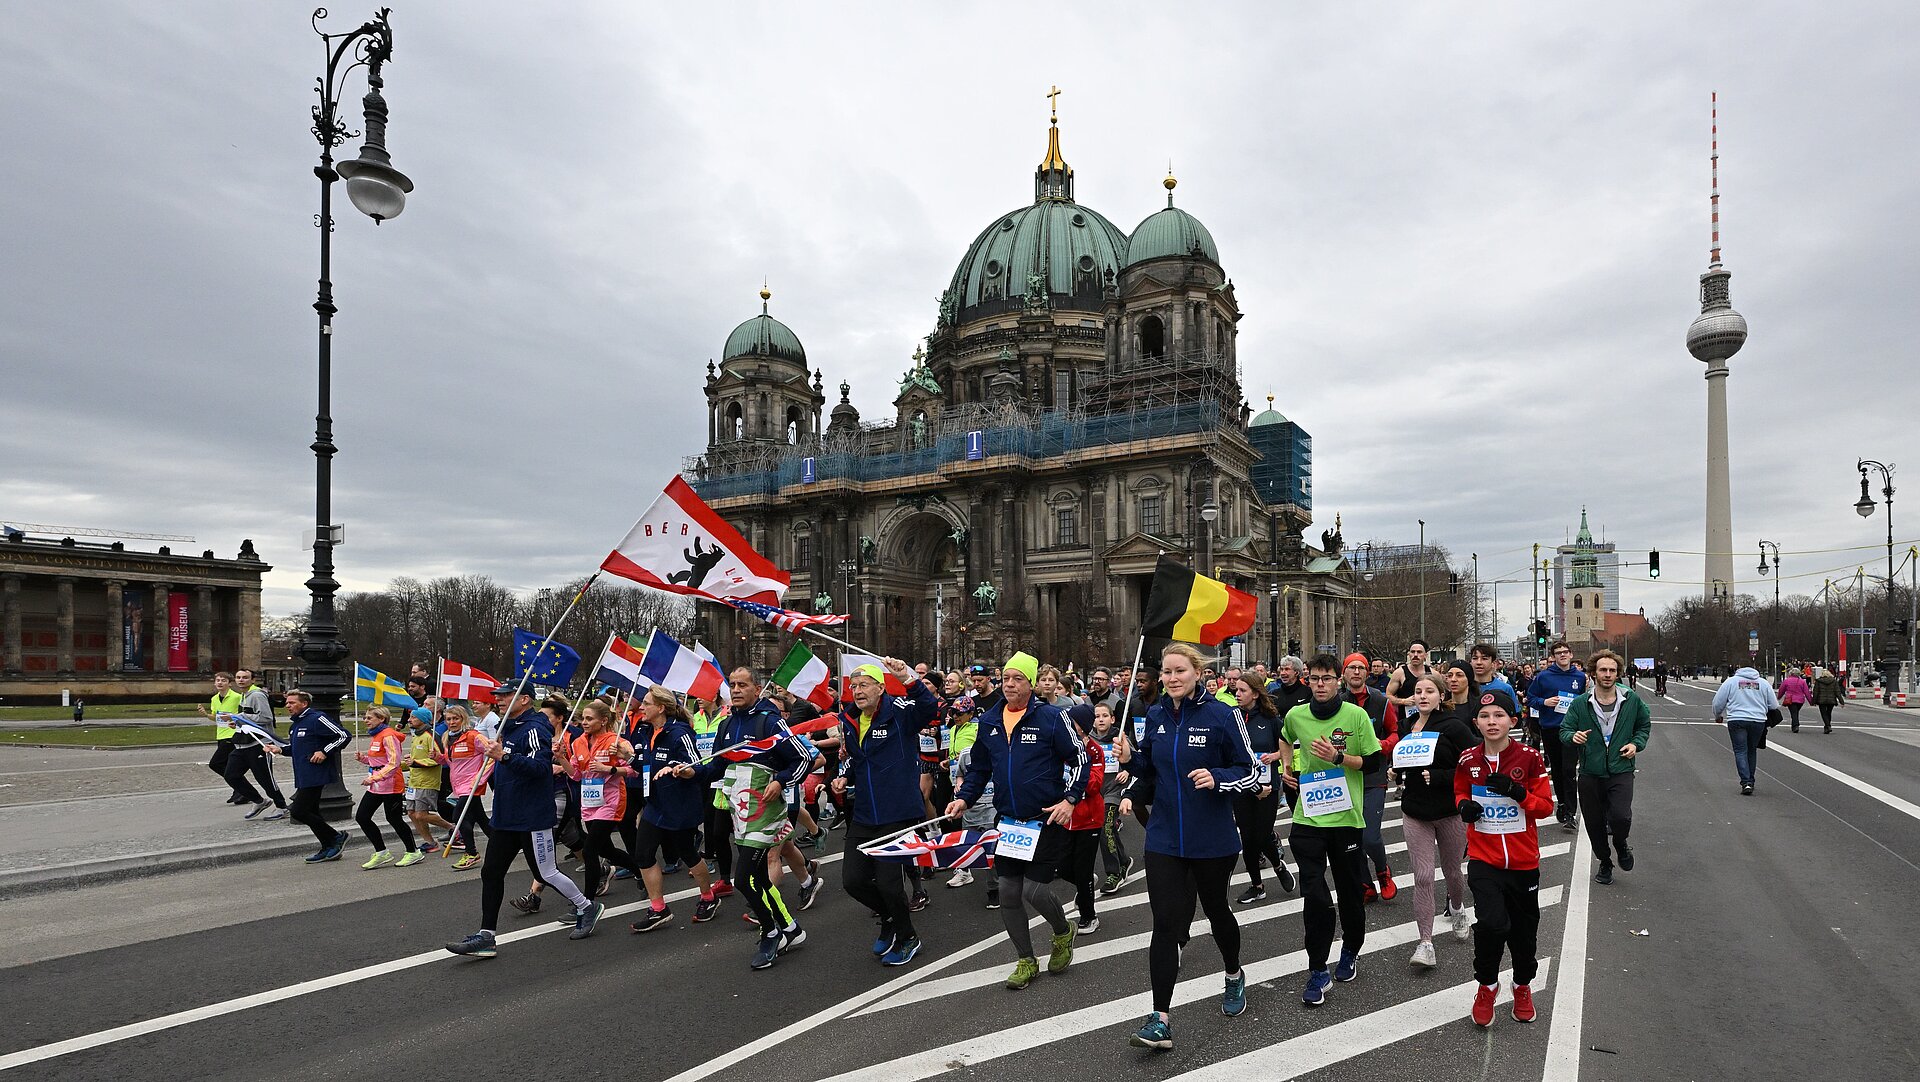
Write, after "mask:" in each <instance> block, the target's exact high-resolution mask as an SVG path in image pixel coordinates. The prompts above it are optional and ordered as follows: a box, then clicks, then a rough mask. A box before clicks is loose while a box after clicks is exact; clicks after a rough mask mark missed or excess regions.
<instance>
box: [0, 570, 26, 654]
mask: <svg viewBox="0 0 1920 1082" xmlns="http://www.w3.org/2000/svg"><path fill="white" fill-rule="evenodd" d="M24 581H25V576H23V575H0V606H4V607H3V609H0V620H4V626H5V628H6V635H7V643H6V657H5V658H4V659H0V669H5V670H6V671H7V672H16V673H17V672H19V671H20V669H21V666H22V664H23V662H22V661H21V660H20V654H21V651H20V584H21V583H22V582H24Z"/></svg>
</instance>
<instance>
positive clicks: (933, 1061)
mask: <svg viewBox="0 0 1920 1082" xmlns="http://www.w3.org/2000/svg"><path fill="white" fill-rule="evenodd" d="M1563 893H1564V891H1563V888H1560V887H1550V888H1548V889H1546V890H1543V891H1541V892H1540V908H1542V909H1545V908H1547V907H1549V906H1552V905H1556V904H1558V903H1559V901H1560V898H1561V895H1562V894H1563ZM1419 939H1420V929H1419V926H1418V925H1416V924H1415V923H1414V922H1412V921H1408V922H1406V923H1405V924H1398V925H1394V926H1393V927H1391V928H1384V929H1368V930H1367V942H1366V943H1365V945H1363V946H1362V947H1361V949H1360V953H1361V954H1373V953H1375V952H1376V951H1384V950H1388V949H1390V948H1393V947H1401V946H1405V945H1406V944H1408V943H1415V942H1418V941H1419ZM1306 969H1307V952H1306V951H1304V950H1300V951H1294V952H1293V953H1291V954H1283V955H1280V956H1279V957H1276V958H1267V959H1262V960H1261V961H1257V962H1243V963H1242V965H1241V972H1242V973H1244V974H1245V975H1246V978H1247V985H1248V987H1252V986H1254V985H1257V984H1261V983H1264V982H1266V981H1272V980H1277V979H1279V978H1281V977H1285V976H1289V975H1291V974H1298V973H1304V972H1306ZM1221 983H1222V976H1221V974H1220V973H1218V972H1215V973H1208V974H1205V975H1202V976H1198V977H1190V978H1188V979H1187V980H1184V981H1181V982H1180V983H1178V984H1176V985H1174V987H1173V1006H1174V1007H1176V1008H1177V1007H1180V1006H1182V1005H1184V1004H1187V1003H1192V1002H1194V1001H1195V1000H1200V999H1210V998H1212V997H1214V996H1217V995H1219V994H1220V987H1221ZM1337 993H1338V990H1337V989H1336V990H1335V994H1337ZM1275 995H1277V996H1280V997H1281V999H1282V1001H1284V1000H1285V999H1286V998H1290V997H1291V996H1294V995H1297V993H1291V992H1278V991H1276V992H1275ZM1465 1005H1466V1004H1465V1002H1464V1001H1463V1000H1459V999H1456V1000H1455V1001H1454V1008H1453V1009H1454V1011H1455V1012H1456V1017H1458V1016H1459V1013H1461V1008H1462V1007H1464V1006H1465ZM1401 1006H1404V1004H1401V1005H1395V1006H1391V1007H1387V1008H1385V1010H1384V1011H1383V1012H1382V1013H1386V1014H1391V1013H1393V1012H1395V1011H1397V1010H1399V1009H1400V1007H1401ZM1152 1009H1153V993H1152V992H1151V991H1142V992H1136V993H1134V994H1133V995H1130V996H1122V997H1121V998H1119V999H1112V1000H1108V1001H1107V1002H1105V1003H1096V1004H1094V1005H1092V1006H1089V1007H1082V1008H1080V1009H1079V1010H1073V1011H1067V1012H1066V1013H1064V1014H1057V1015H1053V1016H1051V1017H1047V1018H1042V1019H1038V1020H1036V1021H1033V1022H1028V1023H1026V1024H1024V1025H1019V1026H1014V1027H1012V1028H1010V1029H1003V1030H1000V1031H999V1032H997V1033H991V1034H985V1035H983V1036H979V1037H971V1038H968V1039H966V1040H961V1041H955V1042H954V1043H952V1044H948V1045H942V1046H941V1047H939V1048H932V1049H928V1050H927V1051H925V1052H915V1053H911V1054H909V1055H905V1056H901V1057H899V1058H898V1059H893V1060H888V1061H886V1062H885V1063H876V1064H872V1065H869V1066H866V1067H860V1068H857V1069H855V1070H852V1071H848V1072H846V1073H844V1074H837V1075H834V1076H832V1077H831V1078H829V1079H824V1080H822V1082H919V1080H920V1079H924V1078H932V1077H933V1076H935V1075H940V1074H945V1073H946V1072H948V1071H957V1070H960V1069H962V1068H967V1067H977V1066H979V1065H980V1064H982V1063H986V1062H988V1061H990V1060H996V1059H999V1058H1000V1057H1002V1056H1010V1055H1013V1054H1014V1053H1016V1052H1025V1051H1027V1050H1029V1049H1033V1048H1038V1047H1040V1046H1041V1045H1045V1044H1051V1043H1053V1042H1055V1041H1063V1040H1066V1039H1068V1038H1070V1037H1081V1036H1085V1035H1087V1034H1089V1033H1093V1032H1096V1031H1099V1030H1103V1029H1111V1028H1113V1027H1114V1026H1117V1025H1125V1026H1127V1027H1132V1026H1134V1025H1137V1024H1138V1022H1137V1019H1139V1018H1141V1017H1143V1016H1145V1015H1146V1014H1147V1012H1149V1011H1151V1010H1152ZM980 1017H981V1018H983V1019H989V1020H991V1019H993V1018H995V1017H996V1014H995V1013H994V1012H987V1013H984V1014H982V1015H981V1016H980ZM1349 1054H1352V1053H1351V1051H1350V1052H1349Z"/></svg>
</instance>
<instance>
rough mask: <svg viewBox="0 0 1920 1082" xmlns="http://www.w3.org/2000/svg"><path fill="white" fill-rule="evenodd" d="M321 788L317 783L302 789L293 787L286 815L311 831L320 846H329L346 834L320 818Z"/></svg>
mask: <svg viewBox="0 0 1920 1082" xmlns="http://www.w3.org/2000/svg"><path fill="white" fill-rule="evenodd" d="M321 788H322V787H321V786H318V785H310V786H307V787H306V788H304V789H295V790H294V791H293V803H291V804H289V805H288V806H287V815H288V816H289V817H290V818H292V820H293V821H294V822H296V823H301V824H304V825H305V826H306V828H307V829H308V830H311V831H313V836H314V838H315V839H316V840H318V841H319V842H320V844H321V846H323V847H325V846H331V845H333V844H334V843H335V842H338V841H344V840H345V839H346V835H345V834H342V833H341V832H339V831H337V830H335V829H333V824H331V823H329V822H327V821H326V820H325V819H323V818H321V816H320V790H321Z"/></svg>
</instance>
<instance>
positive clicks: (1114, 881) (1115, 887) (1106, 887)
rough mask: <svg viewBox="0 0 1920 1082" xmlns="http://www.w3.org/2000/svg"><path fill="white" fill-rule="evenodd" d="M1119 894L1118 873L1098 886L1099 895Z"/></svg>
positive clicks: (1108, 877)
mask: <svg viewBox="0 0 1920 1082" xmlns="http://www.w3.org/2000/svg"><path fill="white" fill-rule="evenodd" d="M969 878H971V877H969ZM1119 892H1120V873H1119V872H1114V873H1113V874H1112V875H1109V876H1107V878H1106V881H1105V882H1103V883H1101V884H1100V893H1102V894H1118V893H1119Z"/></svg>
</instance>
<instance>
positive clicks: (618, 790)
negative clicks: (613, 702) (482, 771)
mask: <svg viewBox="0 0 1920 1082" xmlns="http://www.w3.org/2000/svg"><path fill="white" fill-rule="evenodd" d="M564 750H565V753H566V766H567V776H568V777H570V778H572V779H573V780H574V781H577V782H579V783H580V822H581V825H582V826H584V827H585V828H586V831H587V845H586V858H587V897H589V898H597V897H599V896H600V895H601V894H602V893H604V892H605V890H606V886H607V884H608V883H609V882H611V880H610V879H607V878H606V877H605V876H610V875H612V869H611V868H608V869H604V870H603V869H602V868H601V867H600V859H601V858H602V857H605V858H606V859H607V860H608V861H609V862H611V863H612V864H613V865H614V866H616V867H621V868H626V869H627V870H629V871H635V872H636V874H637V870H636V869H635V868H634V864H633V857H632V856H631V855H630V854H628V853H627V852H626V851H624V850H622V849H621V848H620V847H619V846H617V845H615V844H614V842H613V835H614V832H615V831H617V830H619V829H620V824H621V821H622V820H624V819H625V818H626V814H627V783H626V777H625V774H626V771H627V770H628V769H629V767H628V764H629V763H630V762H632V760H633V745H632V744H629V743H627V742H626V741H625V740H622V739H620V734H619V733H618V732H615V731H614V728H613V710H612V709H611V708H610V707H608V706H607V704H606V703H603V702H601V701H600V700H598V699H594V700H592V701H590V702H587V703H585V704H583V705H582V706H581V707H580V735H579V736H576V737H572V738H571V739H569V740H567V742H566V746H565V749H564ZM603 871H604V875H603Z"/></svg>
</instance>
